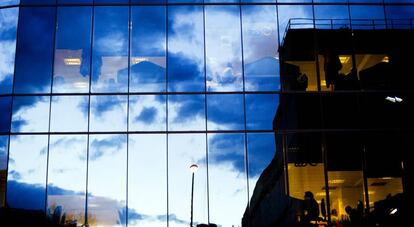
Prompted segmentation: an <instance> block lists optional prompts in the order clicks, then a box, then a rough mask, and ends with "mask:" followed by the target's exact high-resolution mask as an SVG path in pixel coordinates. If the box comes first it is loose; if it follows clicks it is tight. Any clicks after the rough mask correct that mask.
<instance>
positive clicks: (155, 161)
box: [128, 134, 185, 226]
mask: <svg viewBox="0 0 414 227" xmlns="http://www.w3.org/2000/svg"><path fill="white" fill-rule="evenodd" d="M128 146H129V150H128V226H166V225H167V223H166V222H167V217H166V215H167V169H166V168H167V138H166V135H165V134H151V135H149V134H141V135H129V140H128ZM170 177H172V176H170ZM174 179H175V178H174ZM184 191H185V190H184ZM142 216H146V217H151V218H141V217H142ZM155 217H157V218H155Z"/></svg>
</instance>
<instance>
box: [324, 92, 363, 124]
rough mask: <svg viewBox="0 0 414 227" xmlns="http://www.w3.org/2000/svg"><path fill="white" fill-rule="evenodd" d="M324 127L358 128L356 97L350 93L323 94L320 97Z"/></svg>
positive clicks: (358, 115) (358, 118) (358, 117)
mask: <svg viewBox="0 0 414 227" xmlns="http://www.w3.org/2000/svg"><path fill="white" fill-rule="evenodd" d="M321 102H322V106H323V116H324V119H323V120H324V127H325V128H330V129H355V128H360V122H361V121H360V119H361V116H360V113H359V111H358V109H359V106H358V95H357V94H352V93H345V94H344V93H342V94H340V93H324V94H322V95H321Z"/></svg>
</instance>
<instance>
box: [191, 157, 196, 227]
mask: <svg viewBox="0 0 414 227" xmlns="http://www.w3.org/2000/svg"><path fill="white" fill-rule="evenodd" d="M197 169H198V165H196V164H192V165H191V166H190V171H191V173H192V178H191V221H190V227H193V195H194V173H195V172H196V171H197Z"/></svg>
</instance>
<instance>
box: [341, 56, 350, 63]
mask: <svg viewBox="0 0 414 227" xmlns="http://www.w3.org/2000/svg"><path fill="white" fill-rule="evenodd" d="M350 58H351V57H349V56H339V61H341V63H342V64H346V63H348V61H349V59H350Z"/></svg>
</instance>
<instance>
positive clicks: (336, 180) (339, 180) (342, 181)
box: [328, 179, 345, 184]
mask: <svg viewBox="0 0 414 227" xmlns="http://www.w3.org/2000/svg"><path fill="white" fill-rule="evenodd" d="M344 182H345V180H344V179H333V180H328V183H329V184H343V183H344Z"/></svg>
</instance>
